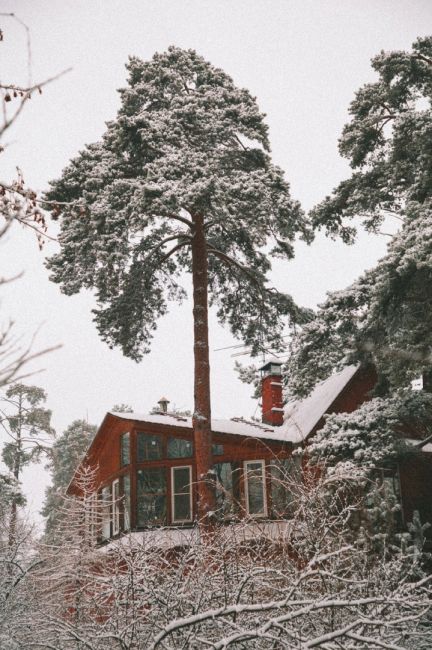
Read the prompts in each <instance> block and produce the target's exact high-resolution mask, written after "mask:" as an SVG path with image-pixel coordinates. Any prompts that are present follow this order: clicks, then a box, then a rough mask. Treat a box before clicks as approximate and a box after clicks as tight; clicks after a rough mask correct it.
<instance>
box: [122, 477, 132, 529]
mask: <svg viewBox="0 0 432 650" xmlns="http://www.w3.org/2000/svg"><path fill="white" fill-rule="evenodd" d="M130 511H131V501H130V476H129V474H126V475H125V476H123V528H124V530H129V529H130Z"/></svg>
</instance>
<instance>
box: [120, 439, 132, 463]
mask: <svg viewBox="0 0 432 650" xmlns="http://www.w3.org/2000/svg"><path fill="white" fill-rule="evenodd" d="M120 459H121V460H120V462H121V466H122V467H124V466H125V465H129V463H130V437H129V432H128V433H123V434H122V435H121V437H120Z"/></svg>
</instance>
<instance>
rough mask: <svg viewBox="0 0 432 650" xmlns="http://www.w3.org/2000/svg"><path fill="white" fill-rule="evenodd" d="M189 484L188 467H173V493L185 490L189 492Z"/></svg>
mask: <svg viewBox="0 0 432 650" xmlns="http://www.w3.org/2000/svg"><path fill="white" fill-rule="evenodd" d="M189 484H190V475H189V467H176V468H175V469H174V486H173V490H174V493H175V494H183V493H185V492H189Z"/></svg>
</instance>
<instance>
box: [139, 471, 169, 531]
mask: <svg viewBox="0 0 432 650" xmlns="http://www.w3.org/2000/svg"><path fill="white" fill-rule="evenodd" d="M159 462H160V461H158V464H156V465H154V464H151V465H145V466H144V467H142V466H141V467H137V468H136V470H135V472H136V503H135V515H136V525H137V528H138V529H141V528H152V527H155V526H156V527H158V526H159V527H161V526H167V525H168V521H169V511H168V510H169V503H170V501H169V499H168V495H169V486H168V475H167V466H166V464H163V465H160V464H159ZM154 471H159V472H161V474H162V476H163V477H164V483H165V484H164V488H165V489H164V491H163V492H142V493H141V494H140V493H139V482H140V479H139V475H140V473H145V472H149V473H151V472H154ZM140 496H141V497H142V496H144V497H145V496H153V497H154V498H156V497H158V496H163V497H164V498H165V513H164V518H162V519H157V520H146V522H145V523H143V522H140V517H139V512H140Z"/></svg>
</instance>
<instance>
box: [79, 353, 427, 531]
mask: <svg viewBox="0 0 432 650" xmlns="http://www.w3.org/2000/svg"><path fill="white" fill-rule="evenodd" d="M261 372H262V422H261V423H259V422H255V421H249V420H245V419H243V418H239V417H235V418H232V419H231V420H218V419H213V420H212V431H213V459H214V466H213V469H214V472H215V476H216V485H217V507H218V511H217V516H218V517H219V518H220V519H222V520H226V521H235V520H238V519H242V518H249V519H251V520H259V521H262V522H264V521H266V522H269V521H278V520H279V521H281V520H284V519H286V518H287V517H289V494H287V493H286V487H284V484H283V481H281V480H280V478H281V477H282V478H283V477H284V476H285V475H286V474H287V473H289V474H291V475H292V473H293V472H295V471H298V470H299V460H298V459H299V456H298V455H294V456H293V455H292V451H293V449H294V448H295V447H298V446H299V445H301V446H305V445H307V440H308V438H309V437H310V436H312V435H313V434H314V432H316V431H317V430H318V429H319V428H320V427H321V426H322V424H323V416H324V415H325V414H326V413H334V412H352V411H354V410H355V409H356V408H358V406H359V405H360V404H361V403H363V402H364V401H365V400H366V399H368V396H369V393H370V391H371V389H372V388H373V386H374V385H375V382H376V375H375V372H374V371H373V370H371V369H370V368H362V367H355V366H348V367H346V368H344V370H342V371H341V372H339V373H337V374H334V375H332V376H331V377H329V378H328V379H327V380H325V381H323V382H321V383H319V384H318V385H317V386H316V387H315V389H314V390H313V391H312V393H311V394H310V395H309V396H308V397H307V398H305V399H302V400H297V401H294V402H290V403H288V404H287V405H286V406H285V407H283V402H282V383H281V364H280V363H279V362H268V363H267V364H266V365H265V366H263V368H262V369H261ZM159 404H160V406H161V410H160V412H159V413H156V414H152V415H142V414H139V413H114V412H110V413H107V415H106V416H105V418H104V420H103V422H102V424H101V426H100V428H99V430H98V432H97V434H96V436H95V438H94V440H93V442H92V444H91V446H90V448H89V450H88V451H87V453H86V455H85V458H84V459H83V461H82V463H83V464H85V465H87V466H90V467H92V468H95V471H96V483H97V489H98V492H99V494H100V498H101V499H102V503H104V504H105V506H103V512H104V515H103V523H102V531H101V532H102V534H101V537H102V540H107V539H109V538H112V537H116V536H117V535H120V534H121V533H122V532H125V531H138V530H145V529H149V528H155V527H160V526H164V527H168V528H171V529H179V528H183V529H184V528H191V527H192V525H193V522H194V521H195V519H196V490H195V484H196V472H195V465H194V449H193V435H192V422H191V418H189V417H183V416H180V415H176V414H172V413H169V412H168V408H167V406H168V401H167V400H166V399H162V400H160V402H159ZM429 447H432V445H429V446H428V445H426V446H425V447H424V450H423V451H424V453H422V454H421V455H420V456H421V457H420V460H417V461H416V463H415V467H413V466H412V462H413V461H412V460H411V461H407V464H406V466H401V467H400V468H399V471H398V472H397V473H396V474H395V475H394V476H393V477H392V481H393V482H394V481H395V480H397V482H398V487H397V490H400V492H401V494H402V515H403V519H404V520H405V521H409V520H411V518H412V514H413V510H415V509H417V510H420V514H421V517H422V520H423V521H424V520H425V519H430V520H431V521H432V453H431V452H432V449H430V450H429ZM410 463H411V465H410ZM73 490H74V488H73V482H72V484H71V488H70V491H71V492H73Z"/></svg>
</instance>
